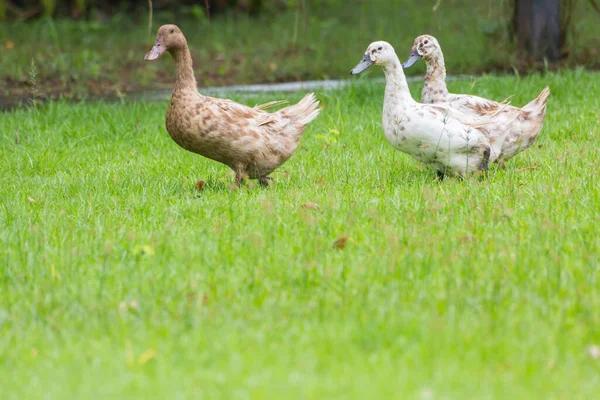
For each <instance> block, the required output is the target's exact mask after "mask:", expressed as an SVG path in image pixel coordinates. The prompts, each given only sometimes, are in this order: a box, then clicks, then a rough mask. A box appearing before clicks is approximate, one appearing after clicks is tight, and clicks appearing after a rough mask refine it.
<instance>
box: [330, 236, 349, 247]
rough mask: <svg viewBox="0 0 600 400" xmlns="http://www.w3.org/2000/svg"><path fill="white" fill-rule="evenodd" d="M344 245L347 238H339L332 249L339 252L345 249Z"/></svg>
mask: <svg viewBox="0 0 600 400" xmlns="http://www.w3.org/2000/svg"><path fill="white" fill-rule="evenodd" d="M346 243H348V236H342V237H339V238H337V239H335V241H334V242H333V248H334V249H339V250H341V249H343V248H344V247H346Z"/></svg>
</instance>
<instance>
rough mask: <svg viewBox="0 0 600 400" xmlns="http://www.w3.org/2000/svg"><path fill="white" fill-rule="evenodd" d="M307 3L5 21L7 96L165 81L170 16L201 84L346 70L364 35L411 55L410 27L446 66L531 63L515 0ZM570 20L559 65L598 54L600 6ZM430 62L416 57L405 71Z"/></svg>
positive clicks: (122, 89)
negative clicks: (258, 11) (514, 32)
mask: <svg viewBox="0 0 600 400" xmlns="http://www.w3.org/2000/svg"><path fill="white" fill-rule="evenodd" d="M306 3H307V7H308V8H307V11H306V15H304V13H302V12H299V13H298V12H297V10H296V8H294V7H291V8H289V9H287V10H286V11H282V12H277V13H265V14H264V15H263V16H262V17H260V18H258V19H252V18H248V17H246V16H244V15H217V16H214V19H213V20H212V21H211V22H209V21H208V20H207V19H205V18H201V19H194V18H192V17H191V15H192V14H193V13H192V12H190V11H189V10H185V9H168V10H167V9H163V10H157V11H156V13H155V18H154V22H153V28H152V31H151V33H150V34H149V33H148V26H147V18H148V17H147V13H146V11H145V10H142V11H141V12H139V13H138V14H137V15H136V17H131V16H127V15H124V14H117V15H114V16H112V17H111V18H107V19H105V20H92V21H71V20H60V19H57V20H52V19H48V18H43V19H41V20H38V21H35V22H4V23H1V24H0V51H1V52H2V56H1V57H0V105H1V104H2V103H11V102H15V101H18V100H20V99H23V98H27V97H28V96H29V94H30V89H29V84H30V83H31V81H34V82H35V86H36V90H37V92H38V96H44V97H60V96H62V97H71V98H73V97H75V98H89V97H97V96H109V97H120V96H124V95H126V94H127V93H129V92H132V91H138V90H141V89H155V88H157V87H158V86H159V85H160V86H168V87H170V86H169V85H170V84H171V82H172V80H173V70H172V69H171V68H167V67H166V66H165V63H148V62H144V60H143V58H144V55H145V54H146V52H147V51H148V50H149V49H150V48H151V46H152V44H153V43H154V38H155V35H156V30H157V29H158V27H159V26H160V25H161V24H164V23H177V24H179V25H180V26H181V28H182V29H183V32H184V33H185V35H186V37H187V39H188V42H189V45H190V47H191V51H192V56H193V57H194V61H195V66H196V69H195V70H196V76H197V79H198V83H199V84H200V85H201V86H216V85H228V84H243V83H258V82H281V81H295V80H306V79H324V78H333V79H339V78H340V77H341V78H344V77H346V75H347V74H348V68H349V67H348V65H350V64H353V63H355V62H356V59H357V57H358V56H360V54H362V53H363V52H364V50H365V48H366V46H367V45H368V44H369V43H371V42H373V41H375V40H386V41H388V42H390V43H392V45H394V46H395V47H396V49H397V51H398V55H399V56H400V57H407V56H408V54H409V53H410V48H411V46H412V43H413V40H414V38H415V37H416V36H418V35H421V34H423V33H429V34H432V35H435V36H436V37H437V38H438V39H439V42H440V44H441V45H442V48H443V50H444V52H445V54H446V63H447V66H448V71H449V74H462V73H469V74H472V73H476V74H477V73H481V72H482V71H492V70H493V71H510V72H512V71H513V70H514V69H519V70H521V71H523V70H524V69H525V67H531V66H530V65H527V64H526V63H524V60H523V59H522V58H520V57H518V55H517V54H516V52H515V45H514V43H513V42H512V41H511V40H510V35H509V34H508V26H509V20H510V17H511V14H510V10H509V7H508V4H509V1H508V0H501V1H480V0H442V1H440V2H437V1H435V0H428V1H419V2H415V1H412V0H353V1H352V2H350V3H352V5H351V6H350V5H348V6H344V7H340V6H339V4H333V3H340V2H339V1H334V2H331V1H323V0H321V1H319V2H316V1H308V0H307V1H306ZM316 3H319V5H318V6H317V5H315V4H316ZM329 3H332V4H329ZM436 3H439V4H438V7H437V9H436V11H435V12H434V11H432V9H433V6H434V5H435V4H436ZM142 4H143V5H145V4H146V2H142ZM311 4H312V6H311ZM200 15H202V14H200ZM573 20H574V21H576V23H575V24H573V26H572V27H571V28H570V30H569V36H568V42H567V46H566V47H567V48H568V49H569V53H568V54H567V56H568V57H567V58H565V59H564V60H562V61H561V65H565V64H566V65H574V64H577V65H584V66H586V67H590V68H594V67H598V66H600V52H599V51H598V49H600V40H599V39H598V38H599V37H600V24H599V23H598V21H599V20H600V16H599V15H598V14H597V13H596V12H595V11H593V10H592V8H591V5H590V4H589V3H588V1H587V0H585V1H583V0H580V1H578V2H577V8H576V10H575V15H574V17H573ZM32 61H33V62H34V63H35V78H34V79H32V78H33V75H34V74H32ZM542 68H543V65H542ZM424 69H425V67H424V65H423V63H421V65H419V66H418V67H415V68H411V69H410V70H409V71H408V73H409V74H422V72H423V71H424Z"/></svg>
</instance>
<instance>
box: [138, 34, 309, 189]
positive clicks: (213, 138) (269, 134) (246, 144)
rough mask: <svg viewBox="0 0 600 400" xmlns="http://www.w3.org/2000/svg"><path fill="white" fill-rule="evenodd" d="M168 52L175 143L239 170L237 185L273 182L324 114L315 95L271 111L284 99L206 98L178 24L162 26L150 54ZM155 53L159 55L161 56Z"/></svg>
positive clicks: (171, 131) (169, 126)
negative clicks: (308, 129)
mask: <svg viewBox="0 0 600 400" xmlns="http://www.w3.org/2000/svg"><path fill="white" fill-rule="evenodd" d="M161 46H162V48H161ZM165 47H166V48H165ZM156 49H158V50H156ZM164 51H169V52H170V53H171V55H172V56H173V59H174V61H175V66H176V69H177V78H176V83H175V88H174V90H173V93H172V96H171V102H170V104H169V108H168V110H167V115H166V121H165V125H166V129H167V132H168V133H169V135H170V136H171V138H172V139H173V141H175V143H177V144H178V145H179V146H181V147H182V148H184V149H185V150H188V151H191V152H193V153H196V154H199V155H201V156H204V157H206V158H209V159H211V160H214V161H217V162H220V163H222V164H225V165H227V166H228V167H229V168H231V169H232V170H234V171H235V173H236V182H237V183H240V182H241V180H243V179H245V178H249V179H258V180H259V182H260V183H261V184H265V185H266V184H268V182H269V177H268V175H269V174H270V173H272V172H273V171H274V170H276V169H277V168H279V167H280V166H281V165H282V164H283V163H285V162H286V161H287V160H288V159H289V158H290V157H291V156H292V155H293V154H294V152H295V150H296V149H297V147H298V143H299V141H300V138H301V137H302V134H303V133H304V131H305V128H306V125H307V124H308V123H310V122H311V121H313V120H314V119H315V118H316V117H317V116H318V114H319V109H318V105H319V102H318V101H317V100H316V98H315V96H314V94H312V93H310V94H307V95H306V96H305V97H304V98H303V99H302V100H301V101H300V102H299V103H298V104H294V105H291V106H289V107H285V108H283V109H281V110H279V111H276V112H273V113H270V112H267V111H265V110H266V109H268V108H270V107H271V106H273V105H276V104H279V103H280V102H273V103H268V104H264V105H260V106H256V107H248V106H245V105H243V104H239V103H236V102H234V101H232V100H227V99H219V98H214V97H209V96H204V95H202V94H201V93H199V92H198V90H197V88H196V80H195V78H194V74H193V70H192V59H191V55H190V52H189V49H188V46H187V42H186V41H185V38H184V37H183V34H182V33H181V31H180V30H179V28H177V27H176V26H175V25H164V26H162V27H161V28H160V29H159V32H158V35H157V42H156V44H155V46H154V48H153V49H152V50H151V51H150V52H149V53H148V55H147V56H146V57H147V59H155V58H158V56H160V53H162V52H164ZM155 52H159V54H158V55H156V56H155V54H154V53H155Z"/></svg>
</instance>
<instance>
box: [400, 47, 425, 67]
mask: <svg viewBox="0 0 600 400" xmlns="http://www.w3.org/2000/svg"><path fill="white" fill-rule="evenodd" d="M421 58H422V57H421V56H420V55H419V53H417V50H413V51H411V52H410V56H408V60H406V61H404V63H402V68H410V67H412V66H413V65H414V64H415V63H416V62H417V61H419V60H420V59H421Z"/></svg>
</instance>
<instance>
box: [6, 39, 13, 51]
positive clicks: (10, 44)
mask: <svg viewBox="0 0 600 400" xmlns="http://www.w3.org/2000/svg"><path fill="white" fill-rule="evenodd" d="M4 47H6V49H7V50H12V49H14V48H15V42H13V41H12V40H7V41H5V42H4Z"/></svg>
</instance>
